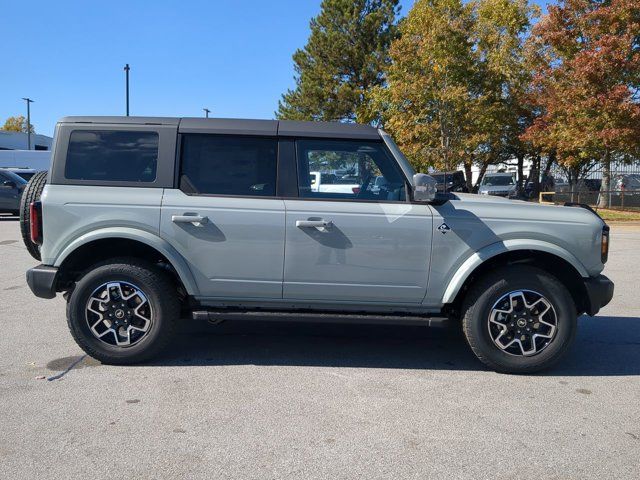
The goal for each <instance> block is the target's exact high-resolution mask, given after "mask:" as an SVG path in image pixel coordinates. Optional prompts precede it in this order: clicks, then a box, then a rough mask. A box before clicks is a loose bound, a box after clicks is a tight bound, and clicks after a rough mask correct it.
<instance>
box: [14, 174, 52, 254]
mask: <svg viewBox="0 0 640 480" xmlns="http://www.w3.org/2000/svg"><path fill="white" fill-rule="evenodd" d="M46 183H47V172H46V171H44V172H38V173H36V174H35V175H34V176H33V177H31V180H29V183H27V186H26V187H24V191H23V192H22V198H21V199H20V233H21V235H22V241H23V242H24V246H25V247H27V251H28V252H29V254H30V255H31V256H32V257H33V258H35V259H36V260H41V257H40V247H39V246H38V245H37V244H35V243H33V242H32V241H31V212H30V206H31V203H32V202H37V201H38V200H40V195H42V190H44V186H45V184H46Z"/></svg>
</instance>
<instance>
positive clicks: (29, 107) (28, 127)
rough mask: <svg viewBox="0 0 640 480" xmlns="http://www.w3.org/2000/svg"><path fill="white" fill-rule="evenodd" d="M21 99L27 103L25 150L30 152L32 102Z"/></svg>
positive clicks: (27, 99)
mask: <svg viewBox="0 0 640 480" xmlns="http://www.w3.org/2000/svg"><path fill="white" fill-rule="evenodd" d="M22 99H23V100H24V101H25V102H27V146H28V148H27V149H28V150H31V104H32V103H33V100H31V99H30V98H28V97H22Z"/></svg>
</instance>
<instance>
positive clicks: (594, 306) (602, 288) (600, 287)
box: [584, 275, 614, 315]
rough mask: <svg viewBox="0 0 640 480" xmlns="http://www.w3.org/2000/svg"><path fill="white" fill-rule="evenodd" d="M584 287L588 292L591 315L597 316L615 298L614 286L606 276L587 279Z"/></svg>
mask: <svg viewBox="0 0 640 480" xmlns="http://www.w3.org/2000/svg"><path fill="white" fill-rule="evenodd" d="M584 286H585V288H586V290H587V305H586V307H587V313H588V314H589V315H595V314H597V313H598V312H599V311H600V309H601V308H602V307H604V306H605V305H607V304H608V303H609V302H610V301H611V299H612V298H613V289H614V284H613V282H612V281H611V280H609V279H608V278H607V277H605V276H604V275H598V276H597V277H591V278H587V279H586V280H585V281H584Z"/></svg>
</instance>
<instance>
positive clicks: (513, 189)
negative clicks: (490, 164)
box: [478, 173, 518, 198]
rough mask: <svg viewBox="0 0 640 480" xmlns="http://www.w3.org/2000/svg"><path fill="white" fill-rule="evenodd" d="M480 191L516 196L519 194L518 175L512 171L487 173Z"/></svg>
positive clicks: (481, 192) (486, 193)
mask: <svg viewBox="0 0 640 480" xmlns="http://www.w3.org/2000/svg"><path fill="white" fill-rule="evenodd" d="M478 193H479V194H480V195H495V196H498V197H509V198H515V197H517V196H518V184H517V182H516V177H515V176H514V175H513V174H511V173H487V174H485V176H484V177H483V178H482V181H481V182H480V186H479V188H478Z"/></svg>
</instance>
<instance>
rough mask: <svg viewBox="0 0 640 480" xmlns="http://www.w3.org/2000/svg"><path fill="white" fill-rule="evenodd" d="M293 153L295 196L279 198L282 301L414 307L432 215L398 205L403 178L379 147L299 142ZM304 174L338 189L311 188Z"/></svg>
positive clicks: (422, 289)
mask: <svg viewBox="0 0 640 480" xmlns="http://www.w3.org/2000/svg"><path fill="white" fill-rule="evenodd" d="M296 151H297V155H296V156H297V167H298V168H297V169H298V190H299V198H298V199H291V200H290V199H287V200H285V204H286V209H287V216H286V227H287V228H286V248H285V266H284V285H283V296H284V298H285V299H311V300H323V301H332V302H333V301H342V302H356V303H420V302H421V301H422V299H423V298H424V296H425V293H426V289H427V279H428V271H429V260H430V258H429V257H430V251H431V236H432V214H431V211H430V209H429V207H428V206H427V205H424V204H421V205H420V204H411V203H409V202H407V201H406V191H407V188H406V187H407V180H406V179H405V178H404V176H403V174H402V172H401V170H400V169H399V168H398V166H397V164H396V162H395V160H394V159H393V157H391V155H390V154H389V153H388V152H387V150H386V149H385V147H384V145H383V143H382V142H374V141H353V140H349V141H344V140H324V139H309V140H304V139H302V140H297V142H296ZM312 171H313V172H316V171H319V172H321V174H323V175H324V174H325V173H326V174H328V175H334V176H335V186H336V187H343V188H337V189H335V190H334V191H332V192H323V191H316V190H315V189H314V188H313V186H312V185H311V184H310V175H309V173H310V172H312ZM380 177H382V178H383V179H384V180H380Z"/></svg>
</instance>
